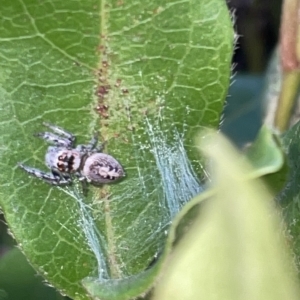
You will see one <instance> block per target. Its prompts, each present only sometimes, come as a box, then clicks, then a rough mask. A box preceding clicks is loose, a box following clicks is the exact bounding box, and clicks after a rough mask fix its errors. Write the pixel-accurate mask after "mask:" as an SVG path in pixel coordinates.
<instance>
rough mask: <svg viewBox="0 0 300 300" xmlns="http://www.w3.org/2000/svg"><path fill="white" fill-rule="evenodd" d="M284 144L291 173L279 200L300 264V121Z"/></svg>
mask: <svg viewBox="0 0 300 300" xmlns="http://www.w3.org/2000/svg"><path fill="white" fill-rule="evenodd" d="M282 144H283V147H284V149H285V152H286V154H287V158H288V166H289V174H288V180H287V183H286V185H285V188H284V190H283V191H282V192H281V193H280V194H279V196H278V201H279V204H280V205H281V206H282V207H283V212H284V216H285V220H286V222H287V225H288V229H289V230H288V234H289V235H290V242H291V244H292V246H293V248H294V251H295V253H296V261H297V264H298V266H300V238H299V237H300V235H299V233H300V218H299V216H300V189H299V182H300V164H299V157H300V122H298V123H297V124H296V125H294V126H293V127H292V128H291V129H289V130H288V131H287V132H286V133H285V134H284V135H283V137H282Z"/></svg>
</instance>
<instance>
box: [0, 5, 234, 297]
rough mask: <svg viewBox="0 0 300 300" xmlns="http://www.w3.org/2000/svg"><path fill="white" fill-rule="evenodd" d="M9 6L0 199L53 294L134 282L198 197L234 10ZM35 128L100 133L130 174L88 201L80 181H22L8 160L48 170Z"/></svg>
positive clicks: (2, 67) (1, 52)
mask: <svg viewBox="0 0 300 300" xmlns="http://www.w3.org/2000/svg"><path fill="white" fill-rule="evenodd" d="M4 2H5V3H3V5H1V7H2V8H1V11H0V16H1V18H0V19H1V23H2V24H1V27H0V41H1V45H2V47H1V49H0V57H1V62H0V98H1V101H0V122H1V129H0V130H1V132H0V139H1V140H0V145H1V146H0V158H1V164H2V172H1V174H0V184H1V190H0V192H1V195H0V205H1V207H2V209H3V211H4V213H5V217H6V220H7V222H8V224H9V226H10V228H11V230H12V232H13V234H14V236H15V238H16V239H17V241H18V243H19V245H20V246H21V247H22V250H23V251H24V253H25V254H26V256H27V257H28V259H29V260H30V262H31V263H32V264H33V265H34V266H35V267H36V268H37V269H38V270H39V272H40V273H41V274H43V276H44V277H45V278H46V279H47V280H48V281H49V282H50V283H51V284H53V285H55V286H56V287H57V288H58V289H59V290H60V291H61V292H62V293H65V294H67V295H69V296H71V297H73V298H74V299H89V297H90V296H89V295H88V294H87V293H86V291H85V290H84V289H83V287H82V284H81V281H82V279H84V278H85V277H90V276H94V278H95V280H96V281H97V280H98V281H99V280H103V281H105V280H114V279H120V278H127V277H128V276H137V274H139V273H140V272H142V271H143V270H145V269H146V268H147V267H148V265H149V264H150V263H151V261H152V260H153V258H154V257H155V255H157V254H158V253H160V251H162V249H163V245H164V241H165V238H166V234H167V229H168V226H169V224H170V221H171V219H172V218H173V217H174V216H175V215H176V214H177V213H178V211H179V210H180V209H181V207H182V206H183V205H184V203H186V202H187V201H188V200H189V199H190V198H192V197H193V196H194V195H196V194H197V193H199V192H200V191H201V190H202V187H201V184H200V179H201V178H203V177H204V173H203V168H202V165H201V163H199V156H198V154H197V152H196V151H195V148H194V147H193V146H192V145H193V137H194V135H195V132H196V131H197V130H198V129H199V128H202V127H203V126H210V127H217V126H218V124H219V117H220V114H221V111H222V107H223V101H224V98H225V96H226V92H227V88H228V83H229V75H230V62H231V55H232V43H233V32H232V27H231V21H230V16H229V14H228V11H227V7H226V4H225V3H224V1H223V0H213V1H211V0H204V1H203V0H202V1H195V0H194V1H190V2H187V1H182V2H176V1H163V2H162V1H151V2H147V1H140V2H135V1H109V2H97V1H94V0H88V1H54V0H52V1H47V2H40V1H37V0H24V1H7V0H5V1H4ZM42 121H50V122H52V123H55V124H57V125H59V126H61V127H64V128H66V129H67V130H69V131H71V132H73V133H74V134H76V136H77V137H78V143H79V144H81V143H87V142H88V141H89V139H90V136H91V135H92V133H93V132H94V131H99V132H100V134H101V137H102V140H106V141H107V143H106V144H105V150H104V151H105V152H108V153H109V154H111V155H113V156H114V157H115V158H116V159H117V160H118V161H120V162H121V163H122V165H123V166H124V169H125V172H126V178H125V179H124V180H123V181H121V182H120V183H118V184H116V185H107V186H103V187H101V188H96V187H92V186H90V187H89V197H88V198H87V199H85V198H84V197H83V195H82V193H81V187H80V185H78V184H77V183H75V184H74V185H73V186H72V187H70V188H63V189H58V188H54V187H50V186H48V185H46V184H45V183H43V182H41V181H39V180H37V179H35V178H31V177H30V178H29V177H28V176H27V175H26V174H25V173H24V172H22V170H20V169H19V168H18V167H17V163H18V162H22V163H24V164H26V165H30V166H34V167H37V168H40V169H42V170H45V171H46V167H45V165H44V161H43V160H44V159H43V156H44V153H45V151H46V149H47V146H46V145H45V143H43V141H42V140H39V139H36V138H34V137H32V134H33V133H36V132H39V131H41V130H44V129H43V128H42V126H41V124H42ZM152 280H153V276H152V277H151V278H150V279H149V280H148V283H147V287H145V289H146V288H148V287H149V286H150V285H151V284H152ZM115 284H116V286H117V285H118V281H115ZM108 288H109V285H108ZM120 293H122V292H120ZM140 293H141V291H140V290H139V291H138V294H140ZM124 299H127V296H126V295H125V296H124Z"/></svg>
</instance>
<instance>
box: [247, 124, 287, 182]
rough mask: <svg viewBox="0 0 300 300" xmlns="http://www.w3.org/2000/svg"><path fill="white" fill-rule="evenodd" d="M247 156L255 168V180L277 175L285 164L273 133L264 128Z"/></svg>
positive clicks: (248, 150)
mask: <svg viewBox="0 0 300 300" xmlns="http://www.w3.org/2000/svg"><path fill="white" fill-rule="evenodd" d="M246 156H247V158H248V160H249V162H250V164H251V165H252V167H253V178H258V177H261V176H263V175H266V174H270V173H275V172H277V171H278V170H280V168H281V167H282V166H283V164H284V154H283V151H282V150H281V148H280V145H279V141H278V140H277V137H276V136H275V135H274V134H273V132H272V131H271V130H270V129H268V128H267V127H265V126H262V127H261V129H260V131H259V134H258V135H257V138H256V139H255V141H254V142H253V144H251V146H250V147H249V148H248V149H247V150H246Z"/></svg>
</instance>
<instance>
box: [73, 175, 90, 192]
mask: <svg viewBox="0 0 300 300" xmlns="http://www.w3.org/2000/svg"><path fill="white" fill-rule="evenodd" d="M75 176H77V177H78V180H79V181H80V182H81V187H82V193H83V195H84V196H85V197H86V196H87V194H88V185H87V180H86V178H85V177H84V176H82V175H81V174H80V172H76V173H75Z"/></svg>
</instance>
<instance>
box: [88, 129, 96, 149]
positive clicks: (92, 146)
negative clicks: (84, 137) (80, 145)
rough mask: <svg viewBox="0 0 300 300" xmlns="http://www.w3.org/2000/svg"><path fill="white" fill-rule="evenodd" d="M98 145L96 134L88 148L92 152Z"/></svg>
mask: <svg viewBox="0 0 300 300" xmlns="http://www.w3.org/2000/svg"><path fill="white" fill-rule="evenodd" d="M97 143H98V133H94V135H93V137H92V139H91V140H90V142H89V143H88V144H87V146H86V148H87V149H88V150H90V151H91V150H93V149H95V148H96V146H97Z"/></svg>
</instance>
